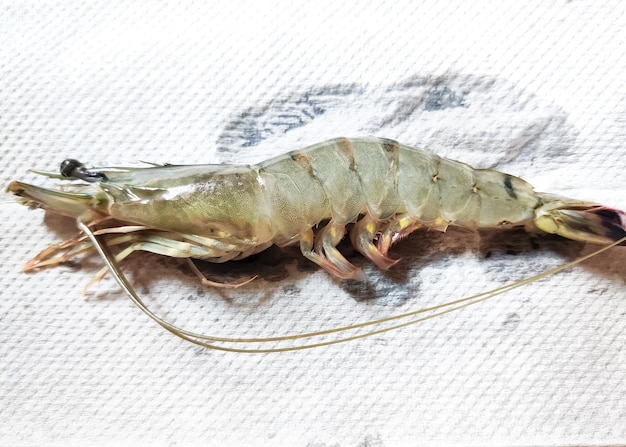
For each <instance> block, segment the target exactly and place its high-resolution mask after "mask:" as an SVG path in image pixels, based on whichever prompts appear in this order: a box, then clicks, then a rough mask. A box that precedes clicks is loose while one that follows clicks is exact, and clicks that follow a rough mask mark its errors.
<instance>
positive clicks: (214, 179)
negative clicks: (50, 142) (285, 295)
mask: <svg viewBox="0 0 626 447" xmlns="http://www.w3.org/2000/svg"><path fill="white" fill-rule="evenodd" d="M36 172H37V171H36ZM37 173H40V174H44V175H47V176H49V177H53V178H65V179H67V180H74V182H72V183H71V184H70V185H68V186H66V187H61V188H60V189H56V190H53V189H47V188H42V187H39V186H35V185H31V184H26V183H22V182H19V181H14V182H12V183H11V184H10V185H9V188H8V189H9V191H11V192H12V193H14V194H15V195H17V196H18V197H19V200H20V201H21V202H22V203H23V204H25V205H28V206H30V207H36V208H44V209H46V210H50V211H53V212H56V213H60V214H63V215H66V216H70V217H73V218H75V219H76V221H77V223H78V226H79V229H80V230H81V234H80V235H79V236H77V237H76V238H74V239H71V240H68V241H65V242H62V243H59V244H56V245H53V246H52V247H50V248H48V249H46V250H44V251H43V252H42V253H40V254H39V255H37V256H36V257H35V258H34V259H32V260H31V261H29V262H28V263H27V264H26V265H25V266H24V270H33V269H36V268H40V267H45V266H51V265H57V264H59V263H63V262H65V261H67V260H69V259H70V258H72V257H74V256H76V255H78V254H80V253H83V252H85V251H89V250H93V249H94V248H95V249H97V250H98V251H99V252H100V254H101V255H103V256H104V257H105V258H107V259H108V261H109V262H107V265H108V267H109V268H110V269H112V270H113V274H114V275H115V276H116V279H118V281H121V280H120V278H119V276H120V275H121V270H120V269H119V268H118V264H119V263H120V262H122V261H123V260H124V259H125V258H126V257H127V256H128V255H130V254H131V253H132V252H135V251H148V252H153V253H157V254H161V255H166V256H172V257H178V258H193V259H201V260H205V261H211V262H218V263H221V262H226V261H233V260H239V259H243V258H246V257H248V256H250V255H253V254H255V253H258V252H260V251H262V250H264V249H266V248H268V247H269V246H271V245H274V244H275V245H278V246H286V245H290V244H299V246H300V250H301V252H302V254H303V255H304V256H305V257H306V258H308V259H309V260H311V261H313V262H314V263H316V264H317V265H319V266H320V267H322V268H323V269H325V270H326V271H327V272H329V273H330V274H331V275H333V276H334V277H337V278H343V279H356V280H362V279H364V275H363V272H362V270H361V269H359V268H357V267H356V266H354V265H353V264H352V263H350V262H349V261H348V260H346V259H345V258H344V256H343V255H342V254H341V253H340V252H339V250H338V249H337V244H338V243H339V242H340V240H341V239H342V238H343V237H344V236H345V233H346V231H347V229H346V228H347V227H348V226H351V228H350V240H351V242H352V244H353V245H354V247H355V248H356V249H357V250H358V251H359V252H360V253H362V254H363V256H365V257H366V258H368V259H369V260H371V261H372V262H373V263H374V264H376V265H377V266H378V267H379V268H381V269H388V268H390V267H392V266H393V265H394V264H395V263H396V262H398V261H397V260H395V259H393V258H392V256H391V255H390V253H389V251H390V248H391V246H392V245H393V244H394V243H395V242H397V241H399V240H400V239H402V238H403V237H405V236H407V235H408V234H409V233H411V232H413V231H414V230H416V229H418V228H429V229H435V230H439V231H445V230H446V228H447V227H448V226H451V225H454V226H460V227H465V228H468V229H475V230H478V229H495V228H499V229H505V228H514V227H524V228H526V229H527V230H529V231H543V232H547V233H553V234H558V235H560V236H563V237H565V238H569V239H574V240H577V241H583V242H590V243H594V244H601V245H606V244H610V243H614V242H615V241H620V239H622V238H624V237H625V236H626V213H625V212H623V211H620V210H617V209H613V208H609V207H607V206H603V205H600V204H597V203H593V202H585V201H579V200H574V199H569V198H565V197H561V196H557V195H553V194H545V193H539V192H535V191H534V189H533V188H532V186H531V185H529V184H528V183H526V182H525V181H524V180H521V179H519V178H517V177H515V176H512V175H508V174H505V173H501V172H498V171H494V170H488V169H473V168H472V167H470V166H468V165H466V164H464V163H460V162H457V161H453V160H448V159H445V158H442V157H439V156H437V155H435V154H433V153H431V152H428V151H426V150H423V149H417V148H412V147H408V146H405V145H402V144H399V143H397V142H395V141H392V140H387V139H381V138H355V139H346V138H339V139H334V140H330V141H326V142H324V143H320V144H317V145H314V146H310V147H308V148H305V149H302V150H296V151H292V152H289V153H287V154H285V155H282V156H278V157H275V158H272V159H270V160H267V161H265V162H262V163H259V164H256V165H251V166H248V165H189V166H180V165H163V166H160V165H159V166H154V165H150V166H146V167H129V168H124V167H102V168H86V167H85V166H84V165H83V164H82V163H80V162H78V161H76V160H65V161H64V162H63V164H62V165H61V175H59V174H56V173H54V174H53V173H43V172H37ZM620 242H621V243H622V244H623V241H620ZM112 246H116V247H119V248H120V249H119V250H118V251H117V252H116V254H115V255H112V254H111V252H110V250H109V247H112ZM105 260H106V259H105ZM103 274H104V272H101V273H100V274H99V277H101V276H102V275H103ZM205 282H207V283H209V284H213V285H218V286H219V285H222V286H225V285H224V284H220V283H215V282H212V281H209V280H205ZM123 287H124V286H123Z"/></svg>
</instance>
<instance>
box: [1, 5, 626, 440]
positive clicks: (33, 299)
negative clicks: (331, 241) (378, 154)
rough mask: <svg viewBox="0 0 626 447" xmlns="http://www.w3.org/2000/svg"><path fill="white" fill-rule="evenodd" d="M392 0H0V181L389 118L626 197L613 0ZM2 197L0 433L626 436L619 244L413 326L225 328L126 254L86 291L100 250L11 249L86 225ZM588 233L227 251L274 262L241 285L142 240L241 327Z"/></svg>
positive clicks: (428, 290) (324, 313)
mask: <svg viewBox="0 0 626 447" xmlns="http://www.w3.org/2000/svg"><path fill="white" fill-rule="evenodd" d="M396 3H397V4H396V5H393V4H392V3H391V2H371V3H364V2H341V3H337V2H301V3H296V2H229V3H228V4H226V3H225V2H215V3H211V2H204V1H198V2H192V1H188V2H185V1H171V2H149V1H145V2H141V1H130V2H129V1H110V0H109V1H96V2H89V3H87V2H72V1H45V2H39V1H2V2H0V157H1V158H0V159H1V163H2V171H1V173H0V176H1V179H0V184H2V185H7V184H8V182H9V181H11V180H14V179H20V180H28V181H32V182H37V181H41V180H39V179H37V178H35V176H34V175H32V174H29V173H27V170H28V169H29V168H39V169H46V170H56V169H57V166H58V164H59V162H60V161H61V160H62V159H64V158H67V157H73V158H78V159H80V160H84V161H85V162H87V163H90V164H91V163H93V164H94V165H102V164H104V163H106V162H109V163H120V162H128V161H136V160H147V161H158V162H165V161H166V162H170V163H217V162H238V161H239V162H245V163H248V162H254V161H260V160H263V159H264V158H266V157H268V156H270V155H276V154H279V153H281V152H284V151H287V150H290V149H296V148H300V147H304V146H307V145H309V144H313V143H317V142H320V141H323V140H324V139H326V138H330V137H335V136H340V135H345V136H358V135H377V136H383V137H387V138H394V139H398V140H400V141H402V142H403V143H406V144H410V145H415V146H427V147H430V148H432V149H434V150H436V151H437V152H439V153H441V154H442V155H446V156H450V157H453V158H457V159H461V160H462V161H465V162H468V163H472V164H474V165H477V166H480V167H497V168H499V169H503V170H506V171H507V172H510V173H511V174H514V175H519V176H521V177H523V178H525V179H526V180H528V181H529V182H531V183H532V184H533V185H535V186H536V187H537V189H538V190H550V191H551V192H555V193H559V194H563V195H569V196H575V197H579V198H581V199H590V200H597V201H600V202H603V203H606V204H608V205H611V206H615V207H617V208H622V209H623V208H626V177H625V176H624V164H625V161H626V155H625V154H626V152H625V149H624V142H625V141H626V119H625V118H624V117H625V116H626V84H625V81H624V79H625V78H626V77H625V76H624V73H626V54H625V45H626V32H625V31H624V30H625V29H626V15H625V13H626V10H625V6H624V5H625V4H624V3H623V2H620V1H613V2H611V1H606V2H584V1H569V2H568V1H529V2H462V1H450V2H434V1H433V2H408V1H406V2H396ZM441 98H443V99H442V101H443V102H441V101H440V102H439V103H438V102H437V101H436V100H437V99H441ZM429 100H433V101H435V102H434V103H431V102H429ZM425 104H431V106H430V107H426V106H425ZM433 104H434V105H433ZM10 201H11V198H10V197H9V196H8V195H6V196H4V198H3V203H2V206H1V207H0V209H1V211H0V212H1V213H2V229H1V231H0V244H1V248H0V253H2V261H1V265H0V268H1V276H0V279H1V281H2V284H1V288H0V374H1V376H0V381H1V382H0V445H14V446H15V445H17V446H32V445H64V446H67V445H95V444H98V445H102V444H110V445H117V444H122V445H124V444H128V445H130V444H132V445H142V444H145V445H194V444H203V445H211V444H212V445H216V444H218V443H219V444H220V445H242V444H248V445H250V444H256V445H287V444H288V445H300V446H307V445H308V446H336V445H340V446H357V445H359V446H382V445H388V446H390V445H419V444H423V443H429V444H457V445H467V444H481V445H485V444H493V445H529V444H533V445H565V444H576V445H587V444H589V445H592V444H593V445H597V444H610V443H624V442H626V423H625V422H624V421H626V400H625V399H624V396H625V395H626V331H625V328H626V323H625V316H626V300H625V299H624V298H625V297H626V280H625V279H624V278H626V267H624V265H626V263H625V261H626V251H625V249H624V248H619V249H614V250H612V251H611V252H609V253H606V254H604V255H603V256H602V257H598V258H595V259H594V260H592V261H590V262H587V263H585V264H583V265H581V266H577V267H575V268H574V269H572V270H569V271H568V272H565V273H561V274H559V275H556V276H553V277H551V278H549V279H544V280H541V281H539V282H536V283H534V284H533V285H531V286H528V287H525V288H522V289H518V290H516V291H514V292H511V293H509V294H507V295H505V296H500V297H498V298H496V299H494V300H490V301H488V302H486V303H483V304H480V305H477V306H474V307H472V308H469V309H465V310H463V311H459V312H456V313H453V314H451V315H446V316H443V317H440V318H437V319H434V320H429V321H427V322H424V323H422V324H419V325H415V326H411V327H409V328H405V329H403V330H400V331H395V332H391V333H387V334H382V335H378V336H376V337H372V338H368V339H365V340H361V341H357V342H352V343H347V344H343V345H338V346H333V347H328V348H319V349H313V350H307V351H300V352H291V353H283V354H263V355H249V354H233V353H223V352H217V351H210V350H202V349H200V348H197V347H195V346H193V345H191V344H189V343H186V342H184V341H182V340H180V339H178V338H175V337H173V336H172V335H171V334H168V333H166V332H165V331H163V330H162V329H161V328H159V327H158V326H157V325H156V324H154V323H153V322H152V321H150V320H148V319H147V317H145V316H144V315H143V314H142V313H141V312H140V311H139V310H138V309H136V308H135V307H134V306H133V304H132V303H131V302H130V301H129V300H127V299H126V297H125V296H124V295H123V294H122V293H121V292H120V291H119V289H118V287H117V286H116V284H115V283H114V282H113V281H112V280H111V279H110V278H106V279H105V280H104V281H102V282H101V283H99V284H96V285H94V286H92V287H91V289H90V291H89V294H88V295H87V299H85V298H84V297H83V296H82V295H81V290H82V288H83V286H84V285H85V284H86V283H87V282H88V281H89V279H90V278H91V277H92V276H93V275H94V274H95V273H96V272H97V271H98V269H99V268H101V266H102V264H101V262H100V260H99V259H98V258H97V257H88V258H87V259H85V260H84V261H82V262H78V263H75V264H73V265H70V266H61V267H59V268H55V269H48V270H43V271H40V272H37V273H34V274H24V273H21V272H20V265H21V264H23V263H24V262H25V261H26V260H28V259H29V258H30V257H33V256H34V255H36V254H37V253H38V252H39V251H41V250H42V249H44V248H45V247H47V246H48V245H50V244H52V243H55V242H57V241H59V240H61V239H63V238H67V237H71V236H72V235H73V234H74V233H75V230H74V224H73V222H72V221H71V220H66V219H60V218H56V217H54V216H51V215H47V216H44V213H43V212H41V211H28V210H27V209H25V208H23V207H20V206H18V205H14V204H10V203H9V202H10ZM590 250H591V248H590V247H585V246H583V245H582V244H579V243H571V242H567V241H564V240H563V241H562V240H558V239H554V238H543V239H537V240H535V239H531V238H530V237H528V236H525V235H524V234H520V233H513V234H512V235H511V236H501V235H498V236H496V237H491V236H489V235H486V234H483V235H482V236H478V235H474V234H468V233H465V232H459V231H452V232H450V233H449V234H447V235H443V236H442V235H439V234H434V233H428V232H422V233H420V234H417V235H415V237H411V238H409V239H408V240H407V241H404V242H403V243H402V244H401V245H400V246H398V251H397V252H394V253H396V254H397V255H399V256H402V257H403V258H404V259H403V261H402V263H401V264H400V265H399V266H397V269H398V270H397V271H396V272H395V273H394V272H391V273H390V274H389V275H383V274H381V273H380V272H378V271H377V270H376V269H375V268H373V267H371V266H368V265H367V263H366V262H364V261H362V260H360V259H359V258H358V257H355V258H351V259H353V260H355V262H357V263H359V265H361V266H364V267H365V268H366V273H367V274H368V278H369V280H368V281H369V282H368V283H367V284H366V285H354V284H344V283H341V282H338V281H335V280H333V279H331V278H330V277H329V276H328V275H327V274H326V273H324V272H322V271H319V269H317V268H315V267H314V266H309V265H308V264H307V263H306V262H304V261H301V260H297V257H294V256H293V254H289V253H288V254H287V255H285V257H284V258H279V259H277V260H276V259H271V262H270V261H268V260H267V258H261V259H260V260H257V261H253V262H252V263H249V264H244V266H243V267H239V266H233V267H232V269H233V275H234V278H241V277H245V276H246V275H248V274H250V271H252V272H255V270H258V272H259V273H260V278H259V279H257V280H256V281H255V282H253V283H252V284H251V285H250V286H249V287H246V288H243V289H241V290H237V291H228V292H224V291H216V290H212V289H206V288H203V287H201V286H200V285H199V284H198V282H197V280H196V279H195V278H194V277H193V276H191V275H190V274H189V272H188V271H187V270H186V269H185V268H184V266H183V265H182V264H181V263H179V262H177V261H175V260H171V261H170V260H164V259H162V258H159V257H157V256H152V255H137V256H134V257H133V258H132V259H131V260H130V261H129V263H128V264H127V266H126V267H127V270H128V271H129V274H130V277H131V278H132V279H133V282H134V283H135V284H136V289H137V291H138V292H139V293H140V294H141V295H142V296H144V297H146V298H147V299H148V302H149V303H150V304H151V307H152V308H153V309H154V310H155V311H156V312H157V313H158V314H160V315H164V316H166V317H168V318H169V319H171V320H174V321H176V323H178V324H180V325H183V326H190V327H195V328H196V329H202V330H203V331H204V332H210V333H212V334H216V335H228V336H240V337H246V336H251V335H277V334H283V333H294V332H304V331H308V330H311V329H315V328H325V327H333V326H338V325H340V324H349V323H354V322H359V321H365V320H368V319H373V318H376V317H379V316H386V315H393V314H397V313H400V312H407V311H410V310H415V309H419V308H421V307H424V306H427V305H432V304H435V303H443V302H446V301H450V300H453V299H457V298H461V297H463V296H467V295H469V294H471V293H475V292H480V291H483V290H487V289H489V288H493V287H496V286H499V285H502V284H505V283H508V282H511V281H514V280H517V279H521V278H524V277H527V276H529V275H531V274H534V273H538V272H540V271H543V270H545V269H547V268H549V267H553V266H556V265H559V264H562V263H564V262H566V261H569V260H573V259H575V258H576V257H578V256H579V255H580V254H582V253H588V252H590ZM274 254H275V253H274ZM268 263H269V265H267V264H268ZM202 268H203V271H205V272H206V273H207V275H211V273H215V272H217V273H215V274H216V275H218V278H219V276H220V275H225V276H228V277H229V278H230V276H229V274H230V273H231V272H230V271H228V269H230V268H231V267H228V266H227V267H226V268H224V267H220V268H221V269H217V267H216V269H215V270H214V269H212V267H211V266H210V265H209V266H206V265H205V266H203V267H202ZM238 269H239V270H238Z"/></svg>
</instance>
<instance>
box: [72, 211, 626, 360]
mask: <svg viewBox="0 0 626 447" xmlns="http://www.w3.org/2000/svg"><path fill="white" fill-rule="evenodd" d="M77 223H78V228H79V229H80V230H82V231H83V232H84V233H85V234H86V235H87V237H88V238H89V239H90V240H91V242H92V243H93V245H94V247H95V248H96V250H97V251H98V253H99V254H100V256H101V257H102V259H103V260H104V262H105V264H106V266H107V267H108V268H109V270H110V271H111V274H112V275H113V277H114V278H115V280H116V281H117V282H118V284H119V285H120V287H122V289H123V290H124V291H125V292H126V294H127V295H128V296H129V297H130V299H131V300H132V301H133V302H134V303H135V305H137V307H139V309H141V310H142V311H143V312H144V313H145V314H146V315H148V316H149V317H150V318H151V319H153V320H154V321H155V322H156V323H157V324H159V325H160V326H161V327H163V328H164V329H166V330H167V331H169V332H171V333H172V334H174V335H176V336H178V337H180V338H182V339H183V340H187V341H189V342H191V343H193V344H195V345H198V346H201V347H203V348H207V349H215V350H218V351H226V352H243V353H272V352H287V351H299V350H304V349H312V348H318V347H322V346H330V345H335V344H339V343H346V342H349V341H353V340H358V339H361V338H366V337H371V336H373V335H377V334H382V333H384V332H388V331H392V330H395V329H399V328H403V327H406V326H410V325H413V324H417V323H420V322H423V321H426V320H429V319H431V318H435V317H438V316H441V315H445V314H447V313H450V312H454V311H456V310H459V309H462V308H464V307H468V306H471V305H473V304H477V303H480V302H482V301H485V300H488V299H490V298H493V297H495V296H498V295H501V294H503V293H506V292H508V291H510V290H513V289H516V288H518V287H522V286H524V285H526V284H530V283H532V282H534V281H537V280H539V279H543V278H545V277H548V276H550V275H553V274H555V273H559V272H561V271H563V270H566V269H568V268H570V267H573V266H575V265H578V264H580V263H582V262H584V261H586V260H588V259H590V258H593V257H594V256H597V255H599V254H600V253H603V252H605V251H607V250H609V249H611V248H613V247H615V246H616V245H620V244H622V243H624V242H626V237H623V238H621V239H619V240H617V241H615V242H613V243H611V244H609V245H606V246H604V247H602V248H599V249H598V250H595V251H593V252H592V253H589V254H587V255H585V256H582V257H580V258H578V259H576V260H574V261H571V262H568V263H565V264H563V265H561V266H559V267H555V268H552V269H549V270H546V271H544V272H542V273H539V274H537V275H534V276H531V277H528V278H525V279H522V280H519V281H516V282H514V283H512V284H508V285H505V286H502V287H498V288H495V289H493V290H489V291H487V292H481V293H478V294H475V295H471V296H468V297H465V298H460V299H458V300H454V301H449V302H447V303H444V304H439V305H437V306H432V307H426V308H422V309H419V310H415V311H411V312H406V313H402V314H398V315H394V316H390V317H385V318H380V319H376V320H371V321H366V322H363V323H357V324H353V325H348V326H342V327H337V328H333V329H327V330H321V331H315V332H308V333H303V334H292V335H284V336H276V337H265V338H226V337H216V336H211V335H205V334H200V333H195V332H190V331H187V330H185V329H182V328H179V327H177V326H175V325H173V324H172V323H169V322H168V321H166V320H164V319H162V318H161V317H159V316H158V315H156V314H155V313H154V312H152V311H151V310H150V309H149V308H148V307H147V306H146V305H145V303H144V302H143V300H142V299H141V298H140V297H139V296H138V295H137V293H136V292H135V290H134V289H133V287H132V285H131V284H130V282H129V281H128V279H127V278H126V276H125V275H124V273H123V272H122V269H121V268H120V266H119V263H118V262H117V261H116V260H115V257H114V255H113V253H112V252H111V250H110V248H109V246H108V245H107V244H106V243H104V242H103V241H102V240H101V236H97V235H95V234H94V233H93V232H92V231H91V229H90V228H89V227H88V226H87V225H86V224H85V223H84V222H82V221H81V220H80V219H79V220H78V222H77ZM411 317H415V318H413V319H411V320H409V321H405V322H403V323H397V324H393V325H391V326H386V327H383V328H381V329H376V330H372V331H369V332H365V333H359V334H356V335H352V336H348V337H342V338H337V339H333V340H326V341H320V342H315V343H309V344H303V345H297V346H287V347H278V348H257V349H251V348H233V347H229V346H223V345H221V344H219V343H249V344H254V343H271V342H284V341H288V340H298V339H306V338H315V337H322V336H325V335H330V334H335V333H341V332H346V331H352V330H356V329H361V328H365V327H369V326H376V325H382V324H385V323H392V322H397V321H399V320H403V319H407V318H411ZM216 343H218V344H216Z"/></svg>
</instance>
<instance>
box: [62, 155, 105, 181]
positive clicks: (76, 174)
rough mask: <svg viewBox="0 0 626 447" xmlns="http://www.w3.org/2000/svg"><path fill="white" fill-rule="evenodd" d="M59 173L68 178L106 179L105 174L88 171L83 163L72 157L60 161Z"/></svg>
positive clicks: (85, 179)
mask: <svg viewBox="0 0 626 447" xmlns="http://www.w3.org/2000/svg"><path fill="white" fill-rule="evenodd" d="M61 175H62V176H63V177H68V178H77V179H80V180H83V181H85V182H90V183H94V182H99V181H103V180H104V181H106V180H108V179H107V176H106V175H105V174H104V173H102V172H98V171H90V170H89V169H87V168H85V165H84V164H82V163H81V162H80V161H78V160H75V159H73V158H67V159H65V160H63V161H62V162H61Z"/></svg>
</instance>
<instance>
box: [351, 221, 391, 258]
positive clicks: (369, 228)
mask: <svg viewBox="0 0 626 447" xmlns="http://www.w3.org/2000/svg"><path fill="white" fill-rule="evenodd" d="M378 227H379V222H378V221H376V219H374V218H373V217H372V216H370V215H369V214H368V215H366V216H365V217H363V218H362V219H361V220H359V221H358V222H357V224H356V225H355V226H354V227H353V228H352V231H350V239H351V240H352V245H354V248H356V249H357V250H358V251H359V252H361V253H362V254H363V256H365V257H366V258H368V259H369V260H370V261H372V262H373V263H374V264H376V265H377V266H378V268H379V269H381V270H387V269H388V268H390V267H392V266H394V265H395V264H397V263H398V262H399V261H400V260H399V259H391V258H390V257H388V256H386V254H383V253H381V252H380V250H379V249H378V248H377V247H376V246H375V245H374V244H373V243H372V241H373V240H374V238H375V237H376V232H377V231H378Z"/></svg>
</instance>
